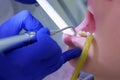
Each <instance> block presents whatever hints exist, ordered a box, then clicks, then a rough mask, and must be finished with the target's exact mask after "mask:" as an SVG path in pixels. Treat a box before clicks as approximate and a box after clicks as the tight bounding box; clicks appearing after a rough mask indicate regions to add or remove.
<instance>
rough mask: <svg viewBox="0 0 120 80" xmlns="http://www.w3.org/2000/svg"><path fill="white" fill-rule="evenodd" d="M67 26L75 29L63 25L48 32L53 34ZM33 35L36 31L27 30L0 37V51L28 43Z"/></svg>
mask: <svg viewBox="0 0 120 80" xmlns="http://www.w3.org/2000/svg"><path fill="white" fill-rule="evenodd" d="M69 28H71V29H73V31H75V30H74V28H73V27H72V26H69V27H65V28H63V29H60V30H55V31H53V32H50V35H51V36H53V35H55V34H57V33H59V32H61V31H64V30H66V29H69ZM35 35H36V32H28V33H25V34H20V35H16V36H12V37H8V38H3V39H0V52H5V51H9V50H12V49H16V48H18V47H20V46H22V45H23V44H20V43H30V42H31V40H32V38H33V37H35Z"/></svg>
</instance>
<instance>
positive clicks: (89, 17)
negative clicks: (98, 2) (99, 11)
mask: <svg viewBox="0 0 120 80" xmlns="http://www.w3.org/2000/svg"><path fill="white" fill-rule="evenodd" d="M95 29H96V25H95V18H94V13H93V10H92V8H91V7H90V6H88V8H87V13H86V16H85V19H84V20H83V22H82V23H81V24H80V25H79V26H77V28H76V31H77V32H79V31H83V32H89V33H94V32H95Z"/></svg>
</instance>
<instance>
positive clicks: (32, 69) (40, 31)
mask: <svg viewBox="0 0 120 80" xmlns="http://www.w3.org/2000/svg"><path fill="white" fill-rule="evenodd" d="M22 28H24V29H26V30H27V31H36V32H37V35H36V37H35V39H36V42H34V43H32V44H29V45H27V46H23V47H21V48H18V49H15V50H13V51H11V52H7V53H5V54H4V53H2V54H0V78H1V79H0V80H2V79H3V80H42V79H43V78H44V77H45V76H47V75H49V74H50V73H53V72H55V71H56V70H58V69H59V68H60V67H61V66H62V65H63V64H64V63H65V62H66V61H68V60H70V59H73V58H75V57H78V56H79V55H80V54H81V50H80V49H77V48H75V49H72V50H69V51H66V52H64V53H63V54H62V51H61V48H60V47H59V45H58V44H57V43H56V42H55V41H54V40H53V39H52V38H51V37H50V32H49V30H48V29H47V28H43V26H42V24H41V23H40V22H39V21H38V20H36V19H35V18H34V17H33V16H32V15H31V14H30V13H29V12H28V11H23V12H21V13H19V14H17V15H16V16H14V17H13V18H11V19H9V20H8V21H7V22H5V23H4V24H2V25H1V26H0V34H1V35H0V38H4V37H8V36H13V35H17V34H18V33H19V32H20V31H21V29H22ZM3 63H5V64H4V65H2V64H3Z"/></svg>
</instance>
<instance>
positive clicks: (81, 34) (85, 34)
mask: <svg viewBox="0 0 120 80" xmlns="http://www.w3.org/2000/svg"><path fill="white" fill-rule="evenodd" d="M90 34H92V35H94V33H90V32H85V31H79V32H78V34H77V36H81V37H87V36H89V35H90Z"/></svg>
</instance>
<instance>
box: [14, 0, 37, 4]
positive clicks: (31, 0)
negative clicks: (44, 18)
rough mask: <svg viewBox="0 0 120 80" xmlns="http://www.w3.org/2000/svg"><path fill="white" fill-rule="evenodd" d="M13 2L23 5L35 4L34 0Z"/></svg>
mask: <svg viewBox="0 0 120 80" xmlns="http://www.w3.org/2000/svg"><path fill="white" fill-rule="evenodd" d="M15 1H17V2H20V3H23V4H35V3H37V1H36V0H15Z"/></svg>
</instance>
